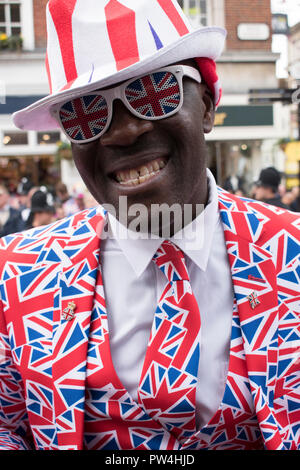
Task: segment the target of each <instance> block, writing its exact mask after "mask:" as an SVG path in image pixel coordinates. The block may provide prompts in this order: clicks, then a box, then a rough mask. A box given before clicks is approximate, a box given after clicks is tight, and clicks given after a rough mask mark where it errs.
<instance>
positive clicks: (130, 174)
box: [109, 156, 168, 189]
mask: <svg viewBox="0 0 300 470" xmlns="http://www.w3.org/2000/svg"><path fill="white" fill-rule="evenodd" d="M167 163H168V157H165V156H163V157H157V158H155V159H153V160H151V161H148V162H146V163H143V164H141V165H139V166H135V167H132V168H123V169H122V170H116V171H114V172H113V173H111V174H110V175H109V177H110V178H111V179H112V181H113V182H114V183H115V184H116V185H118V186H119V188H120V189H121V188H122V189H129V188H135V189H139V188H142V187H143V188H144V186H148V185H149V183H152V182H154V180H156V179H157V178H158V177H160V176H161V174H162V173H163V172H164V169H165V167H166V165H167Z"/></svg>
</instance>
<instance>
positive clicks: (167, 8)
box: [157, 0, 189, 36]
mask: <svg viewBox="0 0 300 470" xmlns="http://www.w3.org/2000/svg"><path fill="white" fill-rule="evenodd" d="M157 2H158V3H159V5H160V6H161V8H162V9H163V10H164V12H165V13H166V15H167V16H168V17H169V19H170V20H171V21H172V23H173V25H174V26H175V28H176V29H177V32H178V34H179V35H180V36H184V35H185V34H187V33H189V30H188V28H187V26H186V24H185V22H184V21H183V19H182V18H181V16H180V14H179V13H178V11H177V10H176V7H175V6H174V5H173V3H172V2H170V0H157Z"/></svg>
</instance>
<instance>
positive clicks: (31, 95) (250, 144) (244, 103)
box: [0, 0, 289, 189]
mask: <svg viewBox="0 0 300 470" xmlns="http://www.w3.org/2000/svg"><path fill="white" fill-rule="evenodd" d="M178 2H179V4H180V5H181V7H182V8H183V9H184V10H185V12H186V13H187V15H188V16H189V17H190V20H191V22H192V23H193V24H194V26H199V25H201V24H202V25H205V26H209V25H213V24H214V25H218V26H222V27H225V28H226V29H227V31H228V37H227V40H226V48H225V51H224V54H223V56H222V58H221V59H220V60H219V62H218V71H219V75H220V78H221V81H222V87H223V98H222V101H221V105H220V106H219V108H218V110H217V114H216V121H215V129H214V131H213V132H212V133H211V134H209V135H208V136H207V142H208V147H209V166H210V168H211V169H212V171H213V173H214V174H215V176H216V179H217V181H218V183H219V184H221V185H224V184H225V183H226V181H227V179H228V178H230V180H231V183H232V184H233V186H236V185H237V181H244V183H245V186H246V189H248V188H249V187H250V184H251V182H252V181H254V180H255V179H256V178H257V176H258V174H259V172H260V170H261V168H263V167H265V166H269V165H275V166H276V167H277V168H278V169H280V170H283V169H284V154H283V152H282V151H281V150H280V149H279V148H278V146H276V145H275V144H276V142H277V141H278V140H279V139H280V138H285V137H287V136H288V135H289V111H288V109H287V107H283V106H282V105H281V104H280V103H276V104H274V105H268V106H251V105H249V104H248V90H249V89H251V88H276V87H277V86H278V82H277V79H276V71H275V68H276V60H277V59H278V55H276V54H274V53H272V50H271V44H272V27H271V18H272V15H271V7H270V0H252V1H251V2H248V1H246V0H178ZM46 3H47V0H19V1H17V0H3V1H2V0H0V77H1V82H0V103H1V104H0V165H1V168H0V169H1V174H2V176H3V175H4V179H6V180H9V179H10V178H11V177H12V175H14V174H16V173H17V172H19V173H22V175H21V176H24V173H29V174H30V175H31V177H32V178H33V179H34V180H35V182H37V183H39V184H41V183H44V184H48V185H49V182H50V183H51V179H53V178H54V179H55V178H57V176H58V174H59V176H61V178H62V179H63V181H64V182H65V183H66V184H71V185H74V182H75V181H76V180H80V179H79V177H78V174H77V172H76V170H75V168H74V166H73V165H72V161H71V160H70V159H65V158H62V159H60V160H59V159H58V158H57V156H56V152H57V145H56V142H57V141H58V140H61V139H62V136H61V134H60V133H59V131H56V132H53V131H52V132H50V131H49V132H43V133H39V132H34V131H30V132H21V131H19V130H17V129H16V128H15V127H14V126H13V124H12V121H11V113H12V112H13V111H15V110H16V109H20V108H22V107H24V106H26V105H28V104H30V103H31V102H33V101H35V100H36V99H39V98H41V97H42V96H45V95H46V94H48V83H47V77H46V71H45V67H44V60H45V48H46V24H45V7H46ZM18 34H21V36H22V38H23V46H22V50H19V49H18V48H16V49H15V50H10V49H8V47H7V46H6V48H1V37H4V36H7V37H10V36H15V35H18ZM1 86H2V101H1ZM4 88H5V90H4V91H3V89H4ZM4 93H5V94H6V100H3V95H4ZM2 179H3V178H2ZM36 180H38V181H36ZM234 189H235V188H234Z"/></svg>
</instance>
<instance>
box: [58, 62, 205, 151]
mask: <svg viewBox="0 0 300 470" xmlns="http://www.w3.org/2000/svg"><path fill="white" fill-rule="evenodd" d="M168 69H169V70H166V69H161V70H157V71H155V72H152V73H150V74H148V75H144V76H142V77H138V78H135V79H132V80H128V81H127V82H125V83H122V84H121V85H119V86H116V87H114V88H111V89H108V90H102V91H99V92H98V91H97V92H93V93H91V94H89V95H84V96H81V97H79V98H74V99H73V100H70V101H67V102H66V103H64V104H63V105H62V106H61V107H60V108H58V109H56V110H54V114H56V116H55V117H56V118H58V120H59V123H60V125H61V126H62V128H63V130H64V132H65V133H66V135H67V136H68V137H69V139H70V140H71V141H72V142H89V141H92V140H95V139H97V138H98V137H100V136H101V135H102V134H103V133H104V132H105V131H106V130H107V128H108V126H109V124H110V120H111V115H112V101H113V100H114V99H120V100H122V101H123V103H124V105H125V106H126V107H127V108H128V110H130V111H131V112H132V114H134V115H135V116H137V117H139V118H142V119H149V120H155V119H163V118H165V117H168V116H171V115H172V114H174V113H176V112H177V111H178V110H179V109H180V107H181V105H182V102H183V97H182V77H183V75H187V76H189V77H191V78H193V79H194V80H196V81H198V82H199V83H200V82H201V77H200V75H199V72H198V71H196V70H195V69H193V68H192V67H187V66H171V67H168ZM170 69H171V70H170ZM173 72H174V73H173Z"/></svg>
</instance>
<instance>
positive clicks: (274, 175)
mask: <svg viewBox="0 0 300 470" xmlns="http://www.w3.org/2000/svg"><path fill="white" fill-rule="evenodd" d="M233 186H234V184H233V183H232V182H231V181H230V180H228V181H227V182H226V184H225V185H224V189H226V190H227V191H229V192H231V193H235V194H237V195H239V196H241V197H250V198H252V199H256V200H259V201H263V202H266V203H268V204H271V205H274V206H277V207H281V208H285V209H288V210H291V211H293V212H300V193H299V187H294V188H292V189H291V190H289V191H287V190H286V188H285V186H284V184H282V183H281V174H280V173H279V171H277V170H276V168H274V167H268V168H265V169H263V170H262V171H261V173H260V176H259V180H258V181H256V182H254V183H253V185H252V188H251V191H250V194H245V193H244V192H243V191H242V190H241V189H240V188H238V189H234V187H233ZM96 205H97V202H96V201H95V199H94V198H93V196H92V195H91V194H90V193H89V192H88V191H84V192H78V191H72V190H70V189H69V188H67V186H66V185H65V184H64V183H63V182H58V183H57V184H56V186H55V189H54V190H52V191H51V192H50V191H49V190H48V189H47V188H46V186H41V187H36V186H34V185H33V184H32V183H31V182H30V179H29V178H22V180H21V182H20V183H19V184H18V185H17V189H16V191H15V192H13V193H11V192H9V190H8V189H7V188H6V186H5V185H4V184H3V183H1V181H0V237H3V236H5V235H9V234H11V233H15V232H20V231H21V230H26V229H30V228H33V227H40V226H43V225H47V224H49V223H51V222H54V221H56V220H59V219H63V218H64V217H68V216H70V215H72V214H75V213H76V212H79V211H81V210H84V209H88V208H91V207H95V206H96Z"/></svg>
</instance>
